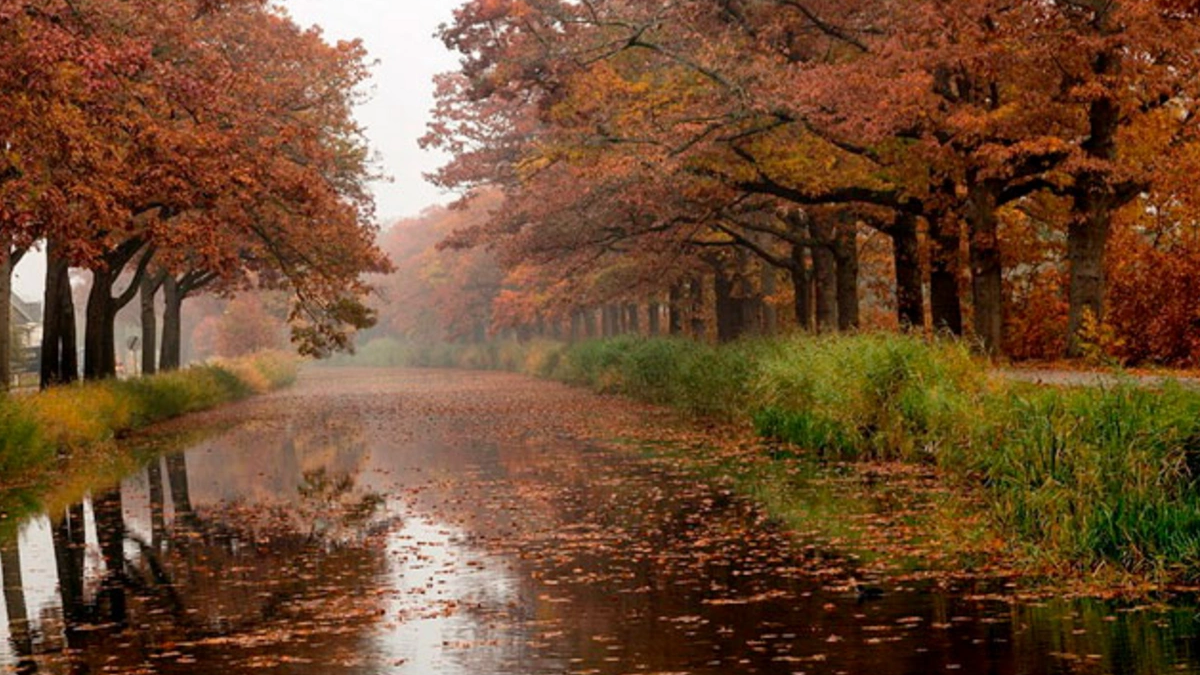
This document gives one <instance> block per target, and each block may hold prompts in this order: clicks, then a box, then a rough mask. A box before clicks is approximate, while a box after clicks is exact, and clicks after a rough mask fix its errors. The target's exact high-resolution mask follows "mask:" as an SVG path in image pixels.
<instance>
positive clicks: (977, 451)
mask: <svg viewBox="0 0 1200 675" xmlns="http://www.w3.org/2000/svg"><path fill="white" fill-rule="evenodd" d="M384 347H387V349H384ZM401 350H403V351H404V352H405V355H404V358H399V357H398V356H397V354H399V352H400V351H401ZM363 351H364V354H366V353H371V354H375V356H374V357H373V358H379V356H378V355H379V354H382V353H387V354H390V355H392V356H391V357H389V359H390V360H391V361H394V362H395V363H397V364H404V365H417V366H437V367H469V368H487V369H505V370H515V371H522V372H526V373H530V374H533V375H539V376H542V377H549V378H552V379H557V380H560V381H564V382H568V383H572V384H576V385H580V386H586V387H590V388H591V389H593V390H595V391H598V392H604V393H611V394H620V395H625V396H630V397H633V398H637V399H641V400H645V401H649V402H653V403H659V404H664V405H670V406H674V407H676V408H678V409H680V410H682V411H684V412H687V413H689V414H694V415H700V416H708V417H715V418H720V419H724V420H731V421H745V422H750V423H753V424H754V425H755V428H756V429H757V431H758V432H759V434H761V435H762V436H764V437H766V438H769V439H772V440H774V441H779V442H783V443H784V444H785V445H784V446H783V447H784V448H785V449H783V450H775V451H774V453H775V456H777V457H778V459H779V460H781V461H787V460H789V459H790V458H791V457H794V456H802V457H806V458H814V459H817V460H821V461H827V460H831V461H851V462H864V461H865V462H871V461H897V460H898V461H903V462H909V463H914V464H919V465H925V466H928V467H930V468H931V469H933V470H936V471H937V472H938V474H939V475H941V476H943V478H944V480H945V481H947V482H948V483H949V484H951V485H954V486H956V487H957V489H960V490H962V491H963V492H964V494H965V495H968V496H970V500H969V501H971V502H972V503H975V502H978V503H981V504H982V507H981V508H982V509H984V511H985V512H986V513H985V515H986V517H987V520H988V521H989V522H990V523H991V528H992V529H993V530H994V531H996V532H997V533H999V536H1000V537H1002V538H1004V539H1005V540H1006V541H1008V542H1010V547H1011V548H1012V549H1013V550H1014V552H1016V553H1017V554H1018V555H1019V556H1020V557H1022V558H1023V559H1024V560H1026V561H1029V562H1030V563H1033V564H1036V565H1038V567H1039V568H1046V567H1050V568H1054V569H1060V570H1067V569H1073V570H1077V571H1090V570H1097V569H1102V568H1109V569H1113V568H1115V569H1120V570H1126V571H1130V572H1134V573H1139V574H1146V575H1152V576H1159V577H1162V578H1171V579H1176V580H1179V579H1184V580H1189V581H1194V580H1197V579H1200V484H1198V482H1200V481H1198V479H1200V392H1196V391H1193V390H1189V389H1186V388H1183V387H1181V386H1178V385H1168V386H1166V387H1161V388H1157V389H1153V390H1152V389H1147V388H1144V387H1141V386H1139V385H1137V384H1136V383H1132V382H1129V383H1123V384H1120V385H1117V386H1111V387H1077V388H1070V387H1049V386H1034V385H1028V384H1020V383H1014V382H1010V381H1007V380H1004V379H1001V378H998V377H995V376H993V375H991V373H990V367H989V364H988V363H987V362H986V361H983V360H980V359H978V358H976V357H975V356H973V355H972V354H971V351H970V349H969V348H968V347H967V346H965V345H963V344H961V343H957V342H948V341H934V342H929V341H926V340H924V339H921V338H918V337H912V336H901V335H893V334H864V335H856V336H848V337H847V336H836V337H835V336H830V337H812V336H796V337H786V338H777V339H770V340H751V341H745V342H739V343H735V344H732V345H727V346H722V347H714V346H711V345H706V344H701V343H696V342H693V341H689V340H681V339H673V338H655V339H647V338H640V337H621V338H614V339H610V340H601V341H590V342H584V343H580V344H576V345H571V346H567V345H561V344H556V343H550V342H534V343H528V344H521V343H517V342H504V343H490V344H485V345H458V346H456V345H439V346H432V347H415V346H412V345H401V344H400V343H394V344H391V345H378V346H373V345H368V347H367V348H365V349H364V350H363ZM772 447H776V448H778V445H775V446H772ZM789 448H790V449H789ZM762 470H763V471H769V470H770V469H769V468H764V469H762ZM769 478H770V476H767V477H765V478H764V480H761V481H757V482H756V483H755V484H756V485H758V486H759V488H756V490H758V491H762V490H765V491H766V493H765V494H758V498H759V499H760V500H761V501H762V502H763V503H764V504H767V505H768V506H771V505H774V507H773V508H774V511H775V512H776V515H779V516H780V517H781V518H782V519H784V520H785V521H786V520H789V517H788V512H790V511H799V510H803V507H801V506H796V505H795V504H794V502H795V501H796V500H795V499H793V498H792V496H791V495H788V494H786V492H787V491H788V489H789V488H788V487H787V483H786V481H778V480H769ZM764 486H765V487H764ZM788 504H792V505H791V506H788ZM954 512H955V510H953V509H950V510H947V513H954ZM804 520H806V521H811V520H812V518H809V517H805V518H804ZM947 525H949V524H947ZM944 529H945V528H944Z"/></svg>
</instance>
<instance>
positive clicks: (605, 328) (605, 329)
mask: <svg viewBox="0 0 1200 675" xmlns="http://www.w3.org/2000/svg"><path fill="white" fill-rule="evenodd" d="M611 309H612V307H611V306H610V305H604V306H603V307H601V308H600V336H601V337H603V338H610V337H612V336H613V334H614V333H615V332H616V328H614V327H613V315H612V311H611Z"/></svg>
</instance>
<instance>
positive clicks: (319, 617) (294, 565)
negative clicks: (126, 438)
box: [0, 456, 386, 673]
mask: <svg viewBox="0 0 1200 675" xmlns="http://www.w3.org/2000/svg"><path fill="white" fill-rule="evenodd" d="M165 464H166V471H163V470H162V467H161V465H160V464H159V463H158V462H157V461H156V462H153V463H151V465H150V466H149V467H148V468H147V473H146V476H147V479H148V482H149V501H150V517H151V535H150V538H149V539H150V540H149V541H146V540H144V539H143V538H142V537H140V536H139V535H137V534H135V533H134V532H132V531H130V530H129V529H128V528H127V527H126V524H125V522H124V519H123V514H122V496H121V491H120V490H119V489H117V490H112V491H108V492H105V493H103V494H98V495H96V496H94V497H93V499H92V514H93V515H94V518H95V527H96V532H97V534H98V538H99V543H100V552H101V558H102V560H103V572H102V574H101V576H100V579H99V585H98V591H97V592H96V593H95V597H93V598H90V599H89V598H86V597H85V596H86V594H85V591H84V588H85V579H84V575H85V571H84V570H85V566H84V539H83V532H84V522H83V516H84V511H83V508H82V505H79V506H76V507H73V508H72V509H70V510H69V511H68V513H67V514H66V516H65V517H64V518H62V519H61V520H60V521H59V522H57V523H55V524H54V526H53V529H52V533H53V539H54V548H55V561H56V567H57V570H58V575H59V581H60V583H59V588H60V592H61V595H62V606H63V620H64V623H65V625H66V626H65V631H64V632H65V634H66V638H67V646H68V647H69V652H68V653H69V654H70V656H69V657H68V660H69V661H70V672H72V673H74V672H79V673H84V672H102V671H113V670H116V671H118V672H120V671H122V670H123V669H124V668H129V669H133V670H136V669H137V667H138V666H139V664H143V665H144V664H145V663H146V662H147V659H148V658H154V654H156V653H161V652H163V651H166V648H165V647H161V645H187V646H188V647H187V651H189V652H190V654H189V656H188V658H195V659H196V660H197V662H198V663H199V664H200V665H196V666H193V667H192V668H190V670H191V671H192V672H196V671H204V672H207V670H206V668H205V667H204V666H203V664H204V663H205V662H206V661H212V662H213V663H210V664H209V667H217V666H215V665H214V664H216V663H218V662H219V664H220V666H219V667H223V668H225V667H228V666H229V665H230V663H231V662H236V660H237V656H238V655H239V654H240V655H243V658H247V659H248V658H251V657H252V656H253V657H261V658H268V657H269V656H278V655H280V654H289V655H292V654H297V653H304V656H305V657H306V658H313V659H323V658H334V657H335V656H338V655H340V656H341V657H343V658H349V655H351V654H352V652H353V650H354V649H356V647H355V644H354V641H353V640H346V639H345V637H341V638H337V637H331V634H341V635H344V634H346V633H353V631H354V630H357V629H356V627H361V626H365V625H368V624H369V623H370V622H373V621H375V618H376V617H377V616H378V610H377V604H376V603H377V600H376V596H374V595H373V594H367V593H365V592H363V591H364V589H365V588H367V587H368V585H371V584H373V583H374V582H375V581H376V580H377V579H378V578H379V577H380V575H381V574H382V573H383V571H384V570H385V569H386V558H385V557H384V556H382V555H379V554H378V551H379V550H382V548H381V547H382V541H379V540H376V539H373V538H372V537H370V536H366V537H364V536H351V535H354V534H356V533H362V532H365V531H370V530H371V528H372V527H373V526H378V525H379V524H380V522H379V520H380V519H379V514H378V509H379V506H380V505H381V503H382V499H381V498H380V497H379V496H378V495H375V494H370V493H367V494H364V493H362V491H360V490H357V489H356V487H355V481H354V480H353V478H352V477H349V476H342V475H336V474H331V473H329V472H327V471H325V470H314V471H310V472H308V473H306V474H305V475H304V478H303V480H302V482H301V483H300V484H299V485H298V486H294V489H295V495H296V499H294V500H290V501H291V505H290V506H287V507H284V506H259V505H249V504H244V503H233V504H225V505H222V506H218V507H211V508H205V509H203V510H199V511H198V510H196V509H194V508H193V506H192V504H191V499H190V494H189V491H188V475H187V471H188V469H187V462H186V460H184V459H183V457H182V456H175V457H168V458H166V460H165ZM164 474H165V475H164ZM164 480H165V481H166V485H164ZM168 487H169V490H170V499H171V502H172V506H173V507H174V509H173V510H174V517H173V518H171V519H169V520H168V518H167V517H166V515H165V501H166V488H168ZM297 503H298V506H297ZM318 517H319V520H318ZM318 523H319V525H318ZM130 543H132V544H133V546H132V547H131V548H128V547H127V545H128V544H130ZM377 546H378V547H379V548H376V547H377ZM127 550H130V551H132V552H133V554H132V555H129V554H127ZM3 555H4V557H3V559H2V560H0V564H3V568H4V574H5V592H6V600H7V601H9V604H10V605H13V607H14V609H10V616H13V617H18V618H20V617H23V615H24V614H23V605H21V606H20V607H17V606H16V605H14V604H13V603H14V602H15V601H16V600H18V599H20V595H19V594H17V595H13V596H12V597H11V598H10V594H9V592H8V591H9V586H10V583H9V582H10V579H9V575H10V570H15V573H16V574H18V575H19V573H20V570H19V567H17V566H16V565H15V564H10V561H9V558H10V557H13V556H15V549H14V551H13V552H11V553H10V552H9V551H8V550H7V549H5V550H4V554H3ZM11 585H12V587H13V588H19V586H20V580H19V578H17V579H15V580H13V581H12V584H11ZM356 605H357V606H356ZM10 623H12V624H13V626H14V627H13V635H14V639H15V638H16V636H18V635H24V636H26V637H24V638H22V639H23V640H24V642H23V643H22V645H20V646H18V652H19V653H21V654H32V653H33V649H34V645H33V644H32V641H31V640H30V639H28V631H27V630H26V631H25V632H24V633H23V634H22V633H20V631H19V629H20V626H21V625H27V622H25V623H24V624H21V622H20V621H19V620H16V621H13V622H10ZM124 626H138V631H137V633H136V634H132V633H122V632H121V631H122V630H123V627H124ZM118 634H120V639H114V638H115V636H116V635H118ZM285 642H286V646H285V645H284V644H283V643H285ZM22 650H23V651H22ZM347 650H349V651H347ZM30 663H32V661H30ZM184 670H185V671H186V670H189V669H188V668H185V669H184ZM28 672H33V671H28ZM54 672H57V671H54Z"/></svg>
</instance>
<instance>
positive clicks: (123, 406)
mask: <svg viewBox="0 0 1200 675" xmlns="http://www.w3.org/2000/svg"><path fill="white" fill-rule="evenodd" d="M298 368H299V359H297V358H296V357H295V356H293V355H288V354H283V353H279V352H264V353H260V354H256V355H253V356H248V357H244V358H240V359H231V360H225V361H213V362H210V363H207V364H204V365H198V366H193V367H190V368H187V369H185V370H179V371H174V372H168V373H160V374H157V375H151V376H147V377H142V378H136V379H129V380H106V381H103V382H86V383H77V384H74V385H69V386H61V387H54V388H51V389H48V390H46V391H43V392H40V393H37V394H30V395H28V396H11V397H0V429H3V430H4V433H0V477H3V481H2V482H3V487H4V488H6V489H10V488H13V487H17V486H20V485H23V484H25V483H29V482H34V481H36V480H38V479H40V478H42V477H44V475H45V474H46V473H47V472H48V471H50V470H52V469H54V468H55V467H59V466H61V464H62V463H63V462H71V461H77V460H79V459H80V458H82V457H93V458H95V457H99V455H98V454H97V451H100V450H102V449H103V448H105V447H106V444H108V443H109V442H111V441H113V440H114V439H117V438H119V437H121V436H124V435H126V434H128V433H129V432H131V431H133V430H136V429H140V428H143V427H146V426H148V425H150V424H154V423H156V422H160V421H163V420H166V419H170V418H173V417H178V416H180V415H183V414H186V413H190V412H195V411H199V410H205V409H209V408H213V407H215V406H218V405H220V404H222V403H228V402H231V401H236V400H240V399H243V398H246V397H248V396H251V395H253V394H257V393H264V392H267V391H270V390H272V389H277V388H280V387H284V386H287V385H289V384H291V383H292V382H294V381H295V379H296V374H297V370H298Z"/></svg>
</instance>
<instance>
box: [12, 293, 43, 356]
mask: <svg viewBox="0 0 1200 675" xmlns="http://www.w3.org/2000/svg"><path fill="white" fill-rule="evenodd" d="M9 307H10V308H11V312H12V330H13V337H14V338H15V339H16V344H15V345H14V346H15V347H16V349H18V350H19V351H20V353H21V354H22V358H21V359H20V361H18V362H17V363H14V364H13V366H14V367H13V370H14V372H36V371H37V369H38V355H39V350H40V349H41V346H42V303H40V302H25V301H24V300H22V299H21V297H20V296H18V295H17V294H15V293H14V294H13V295H12V296H11V298H10V302H9Z"/></svg>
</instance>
